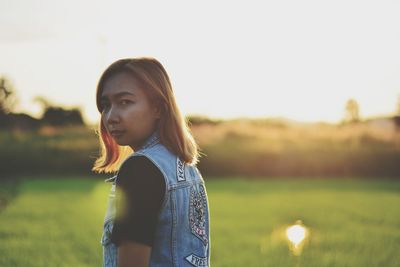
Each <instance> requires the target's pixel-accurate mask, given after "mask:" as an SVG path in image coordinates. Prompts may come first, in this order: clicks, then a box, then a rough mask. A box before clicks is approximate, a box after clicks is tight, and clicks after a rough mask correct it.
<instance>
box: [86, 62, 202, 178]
mask: <svg viewBox="0 0 400 267" xmlns="http://www.w3.org/2000/svg"><path fill="white" fill-rule="evenodd" d="M122 72H124V73H129V74H131V75H133V77H134V78H135V79H136V80H137V81H138V83H139V84H140V85H141V86H142V88H143V89H144V91H145V93H146V95H147V96H148V98H149V100H150V102H151V103H152V104H153V105H155V106H157V107H159V108H160V110H161V117H160V120H159V123H158V128H157V131H158V133H159V136H160V143H162V144H163V145H164V146H165V147H167V148H168V149H169V150H170V151H171V152H173V153H174V154H176V155H177V156H178V157H179V158H180V159H181V160H183V161H184V162H185V163H188V164H197V163H198V160H199V157H200V152H199V147H198V145H197V143H196V142H195V140H194V138H193V136H192V134H191V132H190V129H189V126H188V122H187V121H186V120H185V118H184V117H183V116H182V113H181V112H180V110H179V108H178V105H177V104H176V100H175V96H174V93H173V89H172V85H171V82H170V79H169V77H168V74H167V72H166V70H165V69H164V67H163V66H162V65H161V63H160V62H159V61H157V60H156V59H154V58H148V57H142V58H127V59H120V60H118V61H116V62H114V63H112V64H111V65H110V66H109V67H108V68H107V69H106V70H105V71H104V72H103V74H102V75H101V77H100V80H99V82H98V85H97V92H96V104H97V109H98V110H99V112H100V113H101V114H102V111H103V107H102V105H101V101H100V98H101V95H102V91H103V88H104V83H105V82H106V80H108V79H109V78H110V77H111V76H113V75H116V74H119V73H122ZM98 131H99V133H98V135H99V141H100V145H101V153H100V156H99V157H98V158H97V159H96V162H95V163H94V166H93V168H92V171H95V172H98V173H101V172H105V173H110V172H115V171H117V170H118V168H119V167H120V165H121V163H122V162H123V161H124V160H125V159H126V157H127V156H128V155H129V154H131V153H132V152H133V151H132V149H131V148H130V147H129V146H119V145H118V144H117V143H116V142H115V140H114V139H113V138H112V136H111V135H110V134H109V133H108V132H107V130H106V127H105V126H104V124H103V120H100V125H99V130H98Z"/></svg>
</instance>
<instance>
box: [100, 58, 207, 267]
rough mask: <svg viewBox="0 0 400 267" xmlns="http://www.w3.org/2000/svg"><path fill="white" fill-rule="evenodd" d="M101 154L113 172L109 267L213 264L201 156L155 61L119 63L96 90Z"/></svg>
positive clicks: (106, 238)
mask: <svg viewBox="0 0 400 267" xmlns="http://www.w3.org/2000/svg"><path fill="white" fill-rule="evenodd" d="M96 101H97V108H98V110H99V112H100V113H101V122H100V130H99V131H100V134H99V135H100V143H101V144H102V154H101V156H100V157H99V158H98V159H97V161H96V163H95V165H94V167H93V170H94V171H96V172H114V171H117V175H115V176H114V177H111V178H109V179H107V180H106V181H107V182H110V183H112V185H111V193H110V195H109V202H108V208H107V212H106V216H105V221H104V228H103V235H102V238H101V243H102V245H103V259H104V266H106V267H111V266H112V267H117V266H118V267H125V266H163V267H167V266H209V265H210V232H209V227H210V221H209V209H208V199H207V193H206V188H205V185H204V180H203V178H202V176H201V174H200V172H199V170H198V169H197V167H196V164H197V162H198V157H199V154H198V153H199V152H198V147H197V144H196V143H195V141H194V139H193V137H192V135H191V134H190V131H189V129H188V126H187V124H186V121H185V120H184V118H183V116H182V115H181V113H180V111H179V108H178V106H177V104H176V101H175V96H174V94H173V90H172V86H171V82H170V79H169V77H168V74H167V72H166V71H165V69H164V67H163V66H162V65H161V64H160V62H158V61H157V60H156V59H154V58H129V59H121V60H118V61H116V62H114V63H113V64H111V65H110V66H109V67H108V68H107V69H106V70H105V71H104V73H103V74H102V76H101V77H100V80H99V83H98V86H97V95H96Z"/></svg>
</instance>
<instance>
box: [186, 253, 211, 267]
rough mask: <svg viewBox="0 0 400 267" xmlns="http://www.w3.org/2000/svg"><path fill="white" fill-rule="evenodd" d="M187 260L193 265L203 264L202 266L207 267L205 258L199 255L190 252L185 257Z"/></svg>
mask: <svg viewBox="0 0 400 267" xmlns="http://www.w3.org/2000/svg"><path fill="white" fill-rule="evenodd" d="M185 259H186V260H187V261H188V262H190V264H192V265H193V266H204V267H208V264H207V258H205V257H204V258H203V257H199V256H196V255H194V254H190V255H189V256H187V257H186V258H185Z"/></svg>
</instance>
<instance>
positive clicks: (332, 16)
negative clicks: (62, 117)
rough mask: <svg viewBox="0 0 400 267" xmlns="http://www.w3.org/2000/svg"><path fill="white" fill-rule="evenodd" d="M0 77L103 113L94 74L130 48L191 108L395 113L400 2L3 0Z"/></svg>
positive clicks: (32, 109)
mask: <svg viewBox="0 0 400 267" xmlns="http://www.w3.org/2000/svg"><path fill="white" fill-rule="evenodd" d="M0 10H1V12H0V75H5V76H6V77H8V78H9V79H10V80H11V82H12V83H13V85H14V87H15V89H16V93H17V97H18V99H19V102H18V106H16V111H19V112H29V113H30V114H32V115H33V116H36V117H39V116H40V115H41V111H42V110H41V106H40V104H39V103H37V102H35V101H33V99H34V98H35V97H36V96H43V97H45V98H46V99H48V100H49V101H50V102H52V103H53V104H55V105H63V106H65V107H79V108H81V109H82V111H83V114H84V118H85V120H86V121H87V122H90V123H94V122H96V121H98V119H99V114H98V112H97V109H96V106H95V91H96V84H97V81H98V79H99V77H100V75H101V73H102V72H103V71H104V69H105V68H106V67H107V66H108V65H109V64H111V63H112V62H114V61H116V60H118V59H120V58H126V57H139V56H151V57H155V58H157V59H158V60H159V61H160V62H161V63H162V64H163V65H164V67H165V68H166V70H167V72H168V73H169V75H170V78H171V81H172V84H173V88H174V93H175V95H176V98H177V101H178V105H179V106H180V108H181V110H182V112H183V113H184V114H185V115H205V116H209V117H214V118H233V117H285V118H290V119H293V120H298V121H307V122H312V121H327V122H338V121H340V120H341V119H342V118H343V117H344V110H345V103H346V101H347V100H348V99H349V98H354V99H356V100H357V101H358V103H359V106H360V115H361V117H364V118H366V117H371V116H381V115H389V114H393V113H394V111H395V110H396V105H397V101H398V99H399V97H400V75H399V74H400V49H399V47H400V16H399V15H398V14H400V2H399V1H384V0H383V1H354V0H346V1H340V0H336V1H320V0H319V1H254V0H246V1H215V0H214V1H209V0H206V1H187V0H186V1H184V0H182V1H176V0H174V1H141V2H139V1H105V0H97V1H94V0H86V1H78V0H69V1H57V0H51V1H50V0H42V1H32V0H25V1H22V0H13V1H6V0H0Z"/></svg>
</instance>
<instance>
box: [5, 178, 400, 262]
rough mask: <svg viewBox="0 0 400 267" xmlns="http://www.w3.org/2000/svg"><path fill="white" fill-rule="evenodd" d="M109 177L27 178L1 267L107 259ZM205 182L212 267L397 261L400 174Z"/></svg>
mask: <svg viewBox="0 0 400 267" xmlns="http://www.w3.org/2000/svg"><path fill="white" fill-rule="evenodd" d="M108 186H109V185H107V184H105V183H104V182H102V181H101V180H93V179H62V178H57V179H55V180H51V179H35V180H25V181H23V182H22V183H21V184H20V186H19V187H18V190H17V194H16V195H15V196H14V197H13V198H12V199H11V201H10V202H9V203H8V204H7V206H6V207H5V208H3V209H2V210H1V211H0V266H2V267H12V266H26V267H30V266H32V267H33V266H38V267H39V266H40V267H45V266H52V267H53V266H59V267H62V266H69V267H70V266H74V267H79V266H101V264H102V259H101V253H102V252H101V249H102V248H101V245H100V242H99V241H100V236H101V231H102V220H103V216H104V212H105V208H106V201H107V194H108V189H109V188H108ZM207 190H208V195H209V200H210V208H211V234H212V237H211V238H212V240H211V242H212V252H211V253H212V255H211V262H212V266H218V267H222V266H230V267H232V266H247V267H252V266H274V267H275V266H280V267H281V266H295V267H299V266H304V267H313V266H315V267H321V266H338V267H345V266H352V267H358V266H360V267H361V266H362V267H366V266H381V267H391V266H393V267H395V266H400V256H399V251H400V182H398V181H397V182H396V181H379V180H374V181H369V180H367V181H365V180H363V181H362V180H343V179H342V180H293V179H292V180H290V179H288V180H282V179H280V180H268V181H259V180H257V181H247V180H242V179H235V180H226V179H225V180H218V179H213V180H210V181H208V182H207ZM1 193H2V191H0V194H1ZM298 219H300V220H302V221H303V223H304V224H305V226H306V227H308V229H309V231H310V235H309V237H308V238H307V239H306V240H305V241H304V247H303V249H302V253H301V254H300V255H299V256H295V255H293V254H292V253H291V251H290V250H289V249H288V243H287V241H286V239H285V236H284V231H285V228H286V227H287V226H288V225H290V224H291V223H293V222H295V221H296V220H298Z"/></svg>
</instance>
